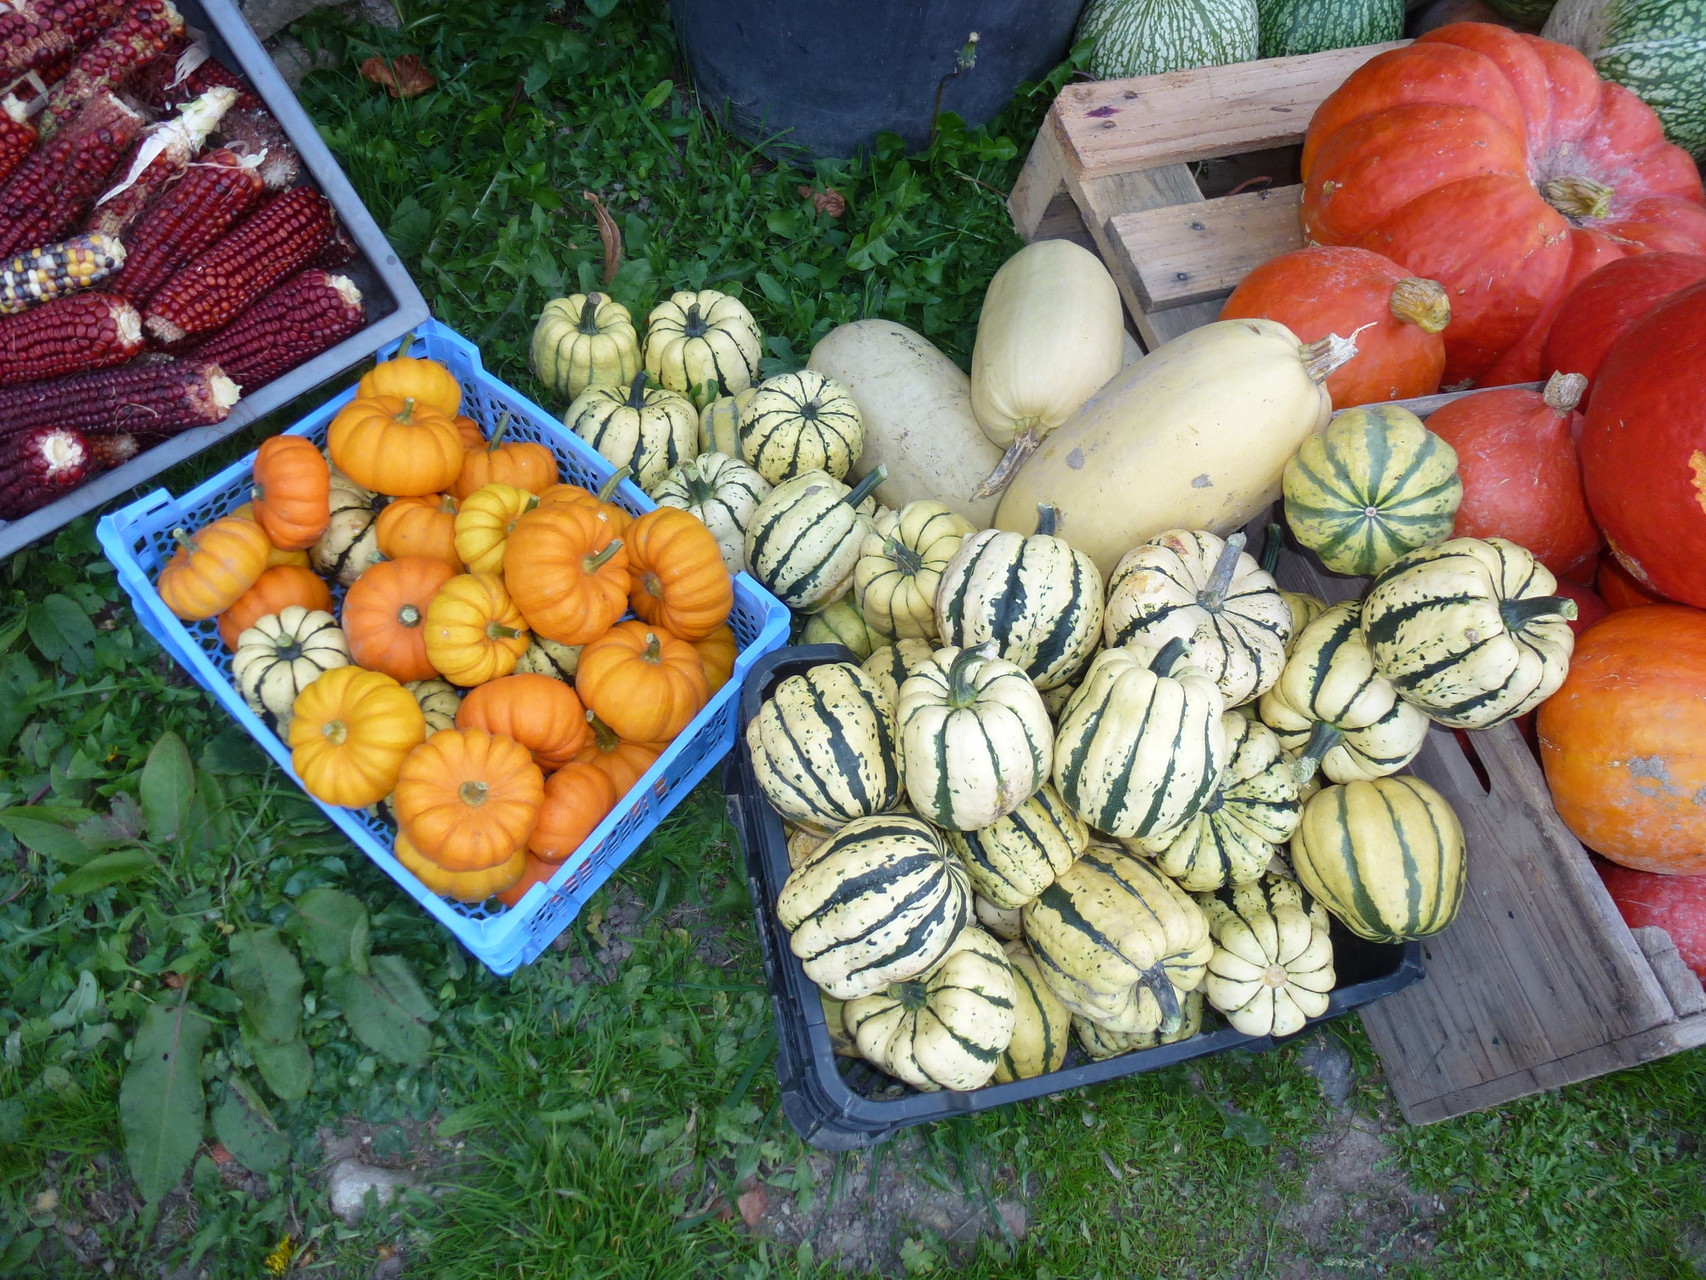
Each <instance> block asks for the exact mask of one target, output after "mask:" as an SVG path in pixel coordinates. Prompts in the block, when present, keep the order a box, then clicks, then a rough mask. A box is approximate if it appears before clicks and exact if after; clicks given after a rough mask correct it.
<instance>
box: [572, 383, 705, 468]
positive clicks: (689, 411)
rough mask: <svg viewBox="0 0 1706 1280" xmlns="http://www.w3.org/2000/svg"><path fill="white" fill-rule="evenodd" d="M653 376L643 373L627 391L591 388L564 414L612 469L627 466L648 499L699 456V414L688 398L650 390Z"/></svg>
mask: <svg viewBox="0 0 1706 1280" xmlns="http://www.w3.org/2000/svg"><path fill="white" fill-rule="evenodd" d="M649 376H650V375H648V374H647V373H646V372H645V371H644V370H641V371H640V372H639V373H638V374H636V375H635V377H634V381H633V382H632V383H630V384H629V385H628V386H626V387H608V386H597V385H595V386H591V387H588V388H587V389H586V390H585V391H583V392H581V393H580V394H579V395H578V396H576V397H575V398H574V400H573V401H572V402H571V403H570V405H569V407H568V409H567V410H566V411H565V412H564V414H563V425H564V426H566V427H568V429H569V430H570V431H573V432H574V433H575V434H576V435H577V436H579V437H580V438H581V439H582V440H585V441H586V442H587V443H588V444H589V445H591V446H592V447H593V448H594V449H596V450H598V452H599V455H600V456H601V457H603V458H604V460H605V461H606V462H608V463H610V465H611V466H613V467H627V468H628V471H629V474H630V475H632V476H633V478H634V483H635V484H637V485H639V486H640V488H642V489H644V490H645V491H646V492H647V493H648V494H649V493H651V491H652V490H653V489H654V488H656V487H657V485H658V484H659V483H660V482H661V481H662V480H663V478H664V477H665V476H666V475H668V474H669V470H670V468H671V467H673V466H675V465H676V464H677V463H679V462H682V461H684V460H686V459H688V458H691V457H693V456H695V455H696V454H697V453H698V452H699V411H698V410H697V409H695V408H694V407H693V405H692V404H691V403H690V402H689V401H688V399H687V397H686V396H683V395H679V394H677V393H676V392H674V391H669V390H666V389H665V388H663V387H648V386H647V385H646V379H647V378H648V377H649Z"/></svg>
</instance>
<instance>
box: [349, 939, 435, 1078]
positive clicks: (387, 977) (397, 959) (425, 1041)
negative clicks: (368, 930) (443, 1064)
mask: <svg viewBox="0 0 1706 1280" xmlns="http://www.w3.org/2000/svg"><path fill="white" fill-rule="evenodd" d="M326 985H327V986H328V987H329V988H330V989H331V992H332V994H333V995H334V996H336V997H337V1000H338V1003H339V1004H340V1005H342V1006H343V1011H344V1020H345V1021H346V1022H348V1023H349V1026H350V1030H351V1031H353V1032H355V1036H356V1039H358V1040H360V1041H361V1042H362V1043H363V1044H365V1045H366V1046H367V1047H368V1048H369V1049H372V1050H373V1051H374V1052H375V1053H378V1054H383V1055H384V1056H385V1057H387V1058H390V1059H391V1060H392V1061H393V1062H396V1063H399V1064H401V1065H402V1066H405V1067H419V1066H424V1065H425V1063H426V1059H427V1051H428V1050H429V1049H431V1048H432V1032H431V1031H429V1030H428V1029H427V1023H429V1022H431V1021H432V1020H433V1019H434V1018H435V1017H437V1016H438V1015H437V1012H436V1011H435V1010H434V1009H433V1007H432V1002H431V1001H430V1000H428V999H427V997H426V993H425V992H424V991H422V990H421V987H420V983H418V982H416V981H415V975H414V972H413V971H412V970H411V969H410V968H409V965H408V962H407V961H406V960H404V959H403V958H402V957H401V956H374V957H373V972H372V973H370V974H361V973H352V972H350V971H349V970H344V971H342V972H333V973H331V974H328V975H327V978H326Z"/></svg>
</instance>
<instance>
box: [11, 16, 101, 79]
mask: <svg viewBox="0 0 1706 1280" xmlns="http://www.w3.org/2000/svg"><path fill="white" fill-rule="evenodd" d="M123 11H124V0H11V11H10V12H8V13H0V75H8V74H15V73H17V72H20V71H35V70H39V69H40V68H42V67H46V66H51V65H52V64H53V63H55V62H64V61H68V60H69V59H70V58H71V56H72V55H73V54H74V53H76V51H77V48H78V46H79V45H84V44H88V43H89V42H90V41H91V40H93V39H94V38H95V37H96V36H98V35H99V34H100V33H101V32H102V31H104V30H105V29H106V28H107V27H109V26H111V25H112V23H113V22H114V21H116V20H117V18H118V16H119V14H120V13H122V12H123Z"/></svg>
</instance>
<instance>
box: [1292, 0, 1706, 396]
mask: <svg viewBox="0 0 1706 1280" xmlns="http://www.w3.org/2000/svg"><path fill="white" fill-rule="evenodd" d="M1302 172H1303V230H1304V236H1305V238H1306V239H1308V240H1310V241H1313V242H1315V243H1318V244H1332V245H1356V246H1358V247H1361V248H1364V249H1372V250H1374V251H1375V252H1377V253H1381V254H1384V255H1385V256H1386V257H1388V258H1391V259H1392V260H1393V261H1395V262H1398V263H1400V264H1402V265H1403V266H1404V268H1405V269H1406V270H1408V271H1409V272H1411V273H1412V274H1414V275H1417V276H1422V277H1425V278H1427V279H1430V280H1438V281H1439V282H1440V283H1441V284H1443V285H1444V286H1445V287H1446V291H1447V292H1448V293H1449V294H1450V296H1451V325H1450V326H1449V327H1448V328H1447V329H1446V331H1445V355H1446V365H1445V374H1444V382H1445V383H1446V384H1447V385H1450V384H1453V383H1456V382H1460V381H1463V380H1466V379H1476V380H1479V381H1481V382H1482V383H1483V384H1484V385H1489V386H1490V385H1493V384H1496V383H1507V382H1528V381H1533V380H1535V379H1536V378H1537V377H1538V376H1539V371H1540V347H1541V343H1542V342H1543V340H1544V339H1545V336H1546V331H1547V329H1548V328H1549V327H1550V325H1551V320H1552V316H1553V315H1554V313H1555V312H1556V311H1557V308H1558V306H1559V304H1560V303H1561V302H1562V301H1563V298H1564V295H1565V294H1566V293H1567V292H1568V291H1569V290H1570V288H1571V287H1572V286H1573V285H1574V284H1575V283H1576V282H1577V281H1579V280H1581V279H1583V278H1585V277H1586V276H1587V275H1589V274H1590V273H1591V272H1592V271H1593V270H1594V268H1596V267H1598V266H1601V265H1603V264H1604V263H1606V262H1609V261H1611V260H1613V259H1615V258H1621V257H1623V256H1625V255H1626V254H1628V253H1630V252H1639V251H1641V250H1642V249H1671V250H1677V251H1680V252H1684V253H1698V252H1701V251H1703V250H1706V203H1703V201H1702V192H1701V185H1700V174H1699V172H1698V171H1697V170H1696V169H1695V167H1694V162H1693V161H1692V160H1690V159H1689V157H1688V154H1687V153H1686V152H1685V151H1683V150H1682V149H1681V148H1680V147H1676V146H1673V145H1671V144H1670V143H1668V142H1666V141H1665V140H1664V133H1663V130H1662V129H1661V128H1660V126H1659V121H1658V117H1657V116H1655V115H1654V114H1653V112H1652V110H1651V109H1650V108H1648V107H1647V106H1646V105H1645V104H1644V103H1642V102H1641V100H1640V99H1639V98H1637V97H1636V96H1635V95H1634V94H1633V93H1631V92H1629V91H1628V90H1627V89H1624V88H1622V87H1621V86H1619V85H1616V84H1612V83H1609V82H1602V81H1601V80H1600V79H1599V77H1598V75H1597V74H1596V73H1595V71H1594V69H1593V64H1592V63H1590V62H1589V61H1588V60H1587V59H1586V58H1584V57H1583V56H1582V55H1581V54H1580V53H1577V52H1576V51H1575V50H1574V49H1570V48H1568V47H1566V46H1565V45H1561V44H1558V43H1556V42H1553V41H1550V40H1542V39H1540V38H1539V37H1537V36H1528V35H1519V34H1518V33H1517V32H1514V31H1511V30H1508V29H1506V28H1504V27H1498V26H1492V25H1490V24H1485V23H1477V22H1459V23H1453V24H1451V25H1449V26H1445V27H1440V28H1439V29H1437V30H1434V31H1430V32H1428V33H1427V34H1425V35H1423V36H1421V37H1420V38H1418V39H1417V40H1416V41H1415V42H1414V43H1413V44H1410V45H1407V46H1405V47H1404V48H1402V49H1394V50H1390V51H1388V52H1386V53H1383V54H1380V55H1378V56H1377V57H1374V58H1371V59H1370V60H1369V61H1368V62H1366V63H1364V64H1363V65H1362V66H1361V67H1359V68H1358V69H1357V70H1356V71H1354V72H1352V73H1351V75H1350V77H1349V78H1348V79H1347V80H1346V81H1345V83H1344V84H1343V85H1341V86H1340V87H1339V88H1338V89H1336V90H1335V91H1334V92H1333V93H1332V94H1331V95H1330V96H1329V97H1328V98H1327V100H1326V101H1325V102H1323V103H1322V104H1321V106H1320V108H1319V109H1318V110H1317V111H1316V113H1315V116H1314V118H1313V119H1312V120H1311V121H1310V123H1309V131H1308V133H1307V134H1306V135H1305V138H1304V143H1303V160H1302Z"/></svg>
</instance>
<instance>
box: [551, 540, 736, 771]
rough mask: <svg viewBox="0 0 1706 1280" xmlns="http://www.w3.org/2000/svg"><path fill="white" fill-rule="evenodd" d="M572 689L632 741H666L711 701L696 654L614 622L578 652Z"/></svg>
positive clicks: (654, 630)
mask: <svg viewBox="0 0 1706 1280" xmlns="http://www.w3.org/2000/svg"><path fill="white" fill-rule="evenodd" d="M719 563H720V562H719ZM575 690H576V692H578V693H579V694H580V696H581V701H582V702H584V703H586V705H587V706H588V707H589V708H591V710H592V711H593V712H594V713H595V714H596V715H597V716H598V718H599V719H600V720H602V721H604V723H605V724H607V725H609V726H610V727H611V728H612V729H614V730H615V731H616V733H617V735H618V736H620V737H623V738H626V739H627V740H628V741H630V742H668V741H669V740H670V739H671V738H673V737H675V735H676V734H678V733H680V732H681V731H682V730H683V729H685V728H686V727H687V723H688V721H690V720H692V719H693V717H694V716H695V715H697V714H698V712H699V709H700V708H701V707H703V706H704V705H705V700H706V699H707V698H709V697H710V688H709V686H708V685H707V684H706V682H705V668H704V666H703V665H702V664H701V663H700V661H699V651H698V650H697V649H695V648H694V647H693V646H692V645H690V644H688V643H687V641H685V640H678V639H676V638H675V637H674V636H672V635H670V634H669V632H667V631H665V630H664V629H663V628H662V627H659V626H656V625H654V624H652V623H649V622H622V623H618V624H617V625H616V626H614V627H612V628H610V630H609V631H607V632H606V633H605V634H604V635H602V636H600V637H599V638H598V639H597V640H594V641H593V642H592V643H591V644H589V645H587V647H586V648H584V649H582V650H581V661H580V666H579V667H578V668H577V669H576V671H575Z"/></svg>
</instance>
